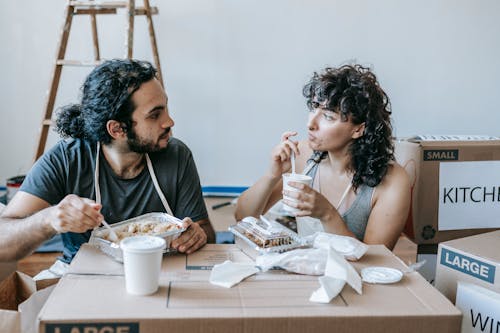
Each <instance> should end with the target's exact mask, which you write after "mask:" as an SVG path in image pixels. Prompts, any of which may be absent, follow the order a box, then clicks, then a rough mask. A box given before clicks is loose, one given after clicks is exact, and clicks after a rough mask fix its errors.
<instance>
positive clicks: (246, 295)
mask: <svg viewBox="0 0 500 333" xmlns="http://www.w3.org/2000/svg"><path fill="white" fill-rule="evenodd" d="M227 259H230V260H232V261H235V262H251V261H250V258H248V257H247V256H246V255H244V254H243V253H242V252H241V251H240V250H239V249H238V248H236V247H235V246H234V245H207V246H205V247H204V248H203V249H202V250H201V251H198V252H196V253H194V254H192V255H189V256H185V255H177V256H173V257H166V258H164V261H163V266H162V272H161V276H160V289H159V291H158V292H157V293H155V294H154V295H151V296H131V295H128V294H127V293H126V291H125V283H124V277H123V276H122V275H121V274H122V272H123V268H122V267H120V266H121V265H120V264H118V263H116V262H113V261H112V260H111V259H109V258H108V257H106V256H105V255H103V254H101V253H100V252H99V251H97V250H95V249H93V248H91V247H89V246H83V247H82V248H81V250H80V251H79V252H78V254H77V256H76V257H75V259H74V261H73V263H72V264H71V267H70V274H68V275H66V276H64V277H63V278H62V279H61V281H60V283H59V284H58V285H57V287H56V288H55V290H54V292H53V293H52V295H51V296H50V298H49V300H48V301H47V303H46V304H45V306H44V308H43V309H42V311H41V312H40V315H39V320H40V330H41V332H45V333H56V332H57V333H65V332H71V333H74V332H141V333H151V332H199V333H202V332H223V333H224V332H231V333H234V332H259V333H266V332H269V333H271V332H272V333H280V332H332V330H334V331H336V332H343V331H349V332H384V333H385V332H405V333H411V332H426V331H432V332H458V331H459V329H460V325H461V314H460V312H459V311H458V310H457V309H456V308H455V307H454V306H453V305H452V304H451V303H450V302H449V301H448V300H447V299H446V298H445V297H443V296H442V295H441V294H440V293H439V292H438V291H437V290H435V289H434V288H433V287H432V286H430V285H429V284H428V283H427V282H426V281H425V280H424V279H423V278H422V277H421V276H420V274H418V273H415V272H413V273H408V274H405V276H404V278H403V280H402V281H401V282H399V283H397V284H393V285H371V284H364V285H363V295H358V294H357V293H356V292H355V291H354V290H352V289H351V288H350V287H345V288H344V289H343V291H342V293H341V295H339V296H338V297H337V298H335V299H334V300H333V301H332V302H331V303H330V304H317V303H311V302H309V297H310V295H311V293H312V292H313V291H315V290H316V289H317V288H318V287H319V283H318V281H317V279H318V278H317V277H314V276H305V275H298V274H288V273H286V272H283V271H271V272H267V273H259V274H257V275H254V276H252V277H250V278H248V279H246V280H245V281H243V282H241V283H240V284H238V285H237V286H235V287H233V288H229V289H226V288H221V287H217V286H214V285H211V284H210V283H209V282H208V278H209V275H210V268H211V267H212V266H213V265H214V264H216V263H221V262H223V261H225V260H227ZM354 265H355V267H356V269H357V270H358V271H359V270H360V269H362V268H363V267H367V266H388V267H395V268H399V269H405V268H407V267H406V266H405V265H404V264H403V263H402V262H401V260H399V259H398V258H397V257H396V256H394V255H393V254H392V253H391V252H390V251H389V250H387V249H386V248H385V247H383V246H371V247H370V249H369V251H368V253H367V254H366V255H365V256H364V257H363V258H362V260H360V261H359V262H356V263H354ZM92 272H93V273H92ZM92 274H94V275H92Z"/></svg>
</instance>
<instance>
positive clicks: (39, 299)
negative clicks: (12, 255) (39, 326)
mask: <svg viewBox="0 0 500 333" xmlns="http://www.w3.org/2000/svg"><path fill="white" fill-rule="evenodd" d="M57 281H58V279H53V280H45V281H40V283H38V282H35V281H34V280H33V279H32V278H31V277H30V276H28V275H26V274H24V273H22V272H18V271H16V272H14V273H12V274H10V275H9V276H8V277H7V278H6V279H4V280H3V281H2V282H0V332H9V333H17V332H32V331H33V328H34V327H35V320H36V316H37V314H38V312H39V311H40V309H41V307H42V306H43V304H44V303H45V300H46V299H47V298H48V296H49V294H50V292H51V289H50V290H49V288H47V287H49V286H51V285H54V284H55V283H57ZM42 289H43V290H42ZM37 291H39V292H37ZM21 309H22V310H21ZM21 312H22V313H21Z"/></svg>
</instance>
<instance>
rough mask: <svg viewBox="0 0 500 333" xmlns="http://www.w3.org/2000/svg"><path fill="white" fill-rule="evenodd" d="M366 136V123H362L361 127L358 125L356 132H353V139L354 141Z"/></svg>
mask: <svg viewBox="0 0 500 333" xmlns="http://www.w3.org/2000/svg"><path fill="white" fill-rule="evenodd" d="M363 134H365V123H364V122H363V123H361V124H359V125H356V126H355V127H354V131H353V132H352V138H353V139H359V138H360V137H362V136H363Z"/></svg>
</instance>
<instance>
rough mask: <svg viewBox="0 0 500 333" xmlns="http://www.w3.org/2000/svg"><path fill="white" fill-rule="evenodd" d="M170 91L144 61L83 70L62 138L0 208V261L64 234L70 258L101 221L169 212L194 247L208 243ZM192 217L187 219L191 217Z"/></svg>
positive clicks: (178, 243)
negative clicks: (86, 73)
mask: <svg viewBox="0 0 500 333" xmlns="http://www.w3.org/2000/svg"><path fill="white" fill-rule="evenodd" d="M172 126H174V121H173V119H172V118H171V117H170V115H169V112H168V108H167V96H166V94H165V91H164V89H163V88H162V86H161V84H160V82H159V81H158V79H157V78H156V70H155V69H154V68H153V67H152V66H151V64H149V63H148V62H143V61H135V60H110V61H106V62H105V63H103V64H101V65H100V66H98V67H96V68H95V69H94V70H93V71H92V72H91V73H90V74H89V76H88V77H87V79H86V80H85V83H84V85H83V89H82V100H81V103H80V104H77V105H69V106H66V107H64V108H62V109H61V111H60V112H59V115H58V119H57V122H56V130H57V131H58V132H59V134H61V135H62V136H63V137H66V138H69V139H67V140H62V141H60V142H59V143H58V144H57V145H55V146H54V147H53V148H52V149H50V151H48V152H46V153H45V154H44V155H43V156H42V157H41V158H40V159H39V160H38V161H37V162H36V163H35V165H34V166H33V168H32V169H31V171H30V172H29V174H28V175H27V177H26V179H25V181H24V182H23V185H22V186H21V188H20V190H19V191H18V193H16V195H15V196H14V198H13V199H12V200H11V202H9V204H8V206H7V207H6V208H5V209H4V211H3V212H2V214H1V216H0V261H7V260H17V259H20V258H22V257H24V256H27V255H29V254H30V253H32V252H33V251H34V250H35V249H36V248H37V247H38V246H39V245H40V244H41V243H42V242H44V241H46V240H47V239H49V238H51V237H52V236H54V235H55V234H56V233H61V234H62V235H61V236H62V239H63V243H64V253H63V257H62V258H60V260H61V261H62V262H64V263H69V262H71V260H72V259H73V256H74V255H75V253H76V252H77V251H78V249H79V248H80V245H81V244H83V243H85V242H87V241H88V240H89V237H90V234H91V231H92V229H94V228H96V227H98V226H99V225H100V224H101V222H102V221H104V220H105V221H107V222H108V223H116V222H119V221H123V220H125V219H129V218H132V217H136V216H139V215H142V214H145V213H149V212H168V213H170V214H172V215H175V216H177V217H178V218H181V219H184V220H183V222H184V224H185V227H186V228H187V230H186V231H185V232H184V233H183V234H182V235H181V236H180V237H179V238H178V239H177V240H175V241H174V242H173V243H172V246H173V247H174V248H176V249H177V250H179V251H180V252H185V253H192V252H194V251H196V250H197V249H199V248H200V247H202V246H203V245H205V244H206V243H207V242H214V239H215V235H214V231H213V229H212V226H211V224H210V222H209V220H208V215H207V211H206V208H205V204H204V202H203V197H202V193H201V186H200V181H199V177H198V173H197V170H196V166H195V164H194V160H193V157H192V155H191V151H190V150H189V148H187V146H186V145H184V143H182V142H181V141H179V140H177V139H175V138H173V137H171V135H172V134H171V133H172V132H171V128H172ZM193 221H194V222H193Z"/></svg>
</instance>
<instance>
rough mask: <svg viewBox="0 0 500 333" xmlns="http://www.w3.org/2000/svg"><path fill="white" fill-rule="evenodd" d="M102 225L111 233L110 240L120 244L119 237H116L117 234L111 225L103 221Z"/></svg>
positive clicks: (109, 234)
mask: <svg viewBox="0 0 500 333" xmlns="http://www.w3.org/2000/svg"><path fill="white" fill-rule="evenodd" d="M102 224H103V225H104V226H105V227H106V228H107V229H108V231H109V233H108V236H109V239H110V240H111V241H112V242H114V243H116V242H118V236H117V235H116V232H115V231H114V230H113V229H112V228H111V227H110V225H109V224H108V222H106V221H104V220H102Z"/></svg>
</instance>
